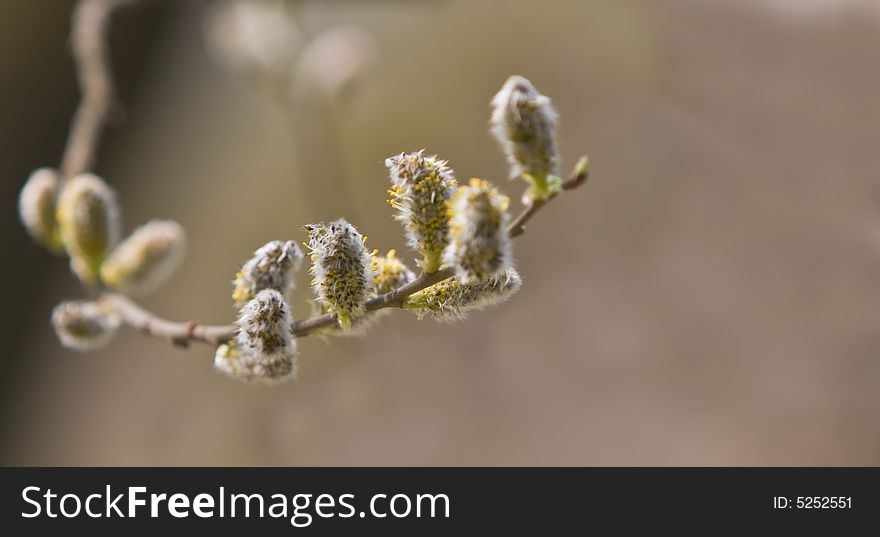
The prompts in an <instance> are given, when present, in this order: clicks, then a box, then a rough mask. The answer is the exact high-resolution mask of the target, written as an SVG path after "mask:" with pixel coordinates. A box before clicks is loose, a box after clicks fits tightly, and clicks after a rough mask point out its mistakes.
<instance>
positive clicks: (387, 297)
mask: <svg viewBox="0 0 880 537" xmlns="http://www.w3.org/2000/svg"><path fill="white" fill-rule="evenodd" d="M587 177H588V173H587V171H586V170H582V171H579V172H576V173H575V174H573V175H572V176H571V177H570V178H569V179H568V181H566V182H565V183H564V185H563V186H564V187H565V188H566V189H568V190H570V189H572V188H577V187H578V186H580V185H582V184H583V183H585V182H586V180H587ZM548 202H549V200H547V201H540V200H534V201H531V202H530V203H529V204H528V205H527V206H526V208H525V209H523V211H522V212H521V213H520V214H519V215H518V216H517V217H516V218H514V219H513V221H512V222H511V223H510V225H509V226H508V228H507V232H508V233H510V236H511V237H518V236H520V235H522V234H523V233H525V225H526V223H527V222H528V221H529V220H531V219H532V217H533V216H535V214H537V212H538V211H540V210H541V208H543V207H544V206H545V205H547V203H548ZM454 275H455V271H454V270H453V269H452V268H444V269H440V270H438V271H437V272H432V273H430V274H429V273H426V272H422V273H421V274H419V276H418V277H417V278H416V279H414V280H413V281H411V282H409V283H407V284H405V285H403V286H401V287H398V288H397V289H395V290H393V291H390V292H388V293H385V294H383V295H379V296H377V297H375V298H372V299H370V300H369V301H368V302H367V304H366V309H367V311H376V310H380V309H385V308H399V307H401V306H402V305H403V302H404V300H405V299H406V298H407V297H409V296H410V295H412V294H414V293H417V292H419V291H421V290H422V289H425V288H427V287H430V286H432V285H434V284H437V283H440V282H442V281H443V280H446V279H448V278H451V277H453V276H454ZM100 300H101V302H102V303H104V304H106V305H107V306H110V307H112V308H113V309H114V310H115V311H116V313H117V314H118V315H119V317H120V319H121V320H122V322H123V323H124V324H126V325H128V326H130V327H132V328H135V329H137V330H140V331H141V332H142V333H144V334H146V335H149V336H155V337H159V338H163V339H167V340H169V341H171V342H172V343H174V344H175V345H179V346H183V347H185V346H187V345H188V343H189V342H190V341H196V342H201V343H208V344H211V345H218V344H220V343H222V342H224V341H228V340H230V339H232V338H233V337H234V336H235V332H236V330H237V327H236V325H234V324H228V325H222V326H210V325H203V324H200V323H197V322H195V321H188V322H183V323H179V322H173V321H168V320H166V319H163V318H161V317H158V316H157V315H155V314H153V313H150V312H149V311H147V310H145V309H144V308H142V307H141V306H140V305H138V304H137V303H136V302H134V301H133V300H131V299H130V298H128V297H126V296H123V295H120V294H118V293H112V292H106V293H104V294H103V295H102V296H101V299H100ZM335 324H336V316H335V315H333V314H329V313H325V314H323V315H317V316H314V317H309V318H307V319H301V320H299V321H294V322H293V327H292V332H293V335H294V336H296V337H305V336H308V335H309V334H311V333H314V332H315V331H317V330H320V329H322V328H327V327H331V326H334V325H335Z"/></svg>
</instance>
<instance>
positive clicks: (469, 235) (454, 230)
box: [443, 179, 512, 283]
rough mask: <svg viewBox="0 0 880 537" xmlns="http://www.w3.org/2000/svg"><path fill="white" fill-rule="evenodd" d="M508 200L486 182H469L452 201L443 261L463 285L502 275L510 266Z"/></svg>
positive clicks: (480, 180) (510, 248) (479, 180)
mask: <svg viewBox="0 0 880 537" xmlns="http://www.w3.org/2000/svg"><path fill="white" fill-rule="evenodd" d="M507 205H508V199H507V197H506V196H502V195H501V194H499V193H498V190H496V189H495V188H494V187H493V186H492V185H491V184H489V182H488V181H484V180H482V179H471V181H470V183H469V184H468V185H467V186H462V187H460V188H459V189H458V190H457V191H456V193H455V195H454V196H453V198H452V202H451V203H450V208H451V212H452V218H451V219H450V226H449V237H450V241H449V245H448V246H447V247H446V250H445V251H444V252H443V262H444V263H446V264H447V265H449V266H453V267H455V271H456V277H457V278H458V279H459V281H461V282H462V283H472V282H478V281H483V280H488V279H489V278H493V277H495V276H501V275H503V274H504V273H505V271H506V270H507V269H508V268H509V267H510V265H511V263H512V254H511V251H512V241H511V240H510V234H509V233H508V232H507V222H508V220H509V215H508V214H507Z"/></svg>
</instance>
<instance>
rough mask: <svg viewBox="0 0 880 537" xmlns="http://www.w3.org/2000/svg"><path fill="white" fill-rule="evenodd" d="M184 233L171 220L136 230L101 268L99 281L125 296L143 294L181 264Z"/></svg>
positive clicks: (157, 284) (148, 291)
mask: <svg viewBox="0 0 880 537" xmlns="http://www.w3.org/2000/svg"><path fill="white" fill-rule="evenodd" d="M185 251H186V234H185V232H184V230H183V227H182V226H181V225H180V224H178V223H177V222H174V221H172V220H151V221H150V222H147V223H146V224H144V225H142V226H141V227H139V228H137V229H136V230H135V231H134V232H133V233H132V234H131V235H130V236H129V237H128V238H126V239H125V240H124V241H122V242H121V243H120V244H119V246H117V247H116V249H115V250H113V252H112V253H111V254H110V257H108V258H107V259H106V260H105V261H104V263H103V264H102V265H101V280H102V281H103V282H104V283H105V284H106V285H107V286H109V287H112V288H113V289H117V290H119V291H121V292H122V293H125V294H127V295H132V296H136V295H144V294H147V293H150V292H152V291H153V290H155V289H156V288H157V287H159V286H160V285H161V284H162V283H164V282H165V280H167V279H168V278H169V277H170V276H171V275H172V274H173V273H174V271H175V270H177V268H178V267H179V266H180V263H181V262H182V261H183V256H184V253H185Z"/></svg>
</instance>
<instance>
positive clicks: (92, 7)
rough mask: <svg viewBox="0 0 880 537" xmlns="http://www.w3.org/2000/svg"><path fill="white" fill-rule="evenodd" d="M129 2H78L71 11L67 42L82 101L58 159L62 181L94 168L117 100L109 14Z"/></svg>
mask: <svg viewBox="0 0 880 537" xmlns="http://www.w3.org/2000/svg"><path fill="white" fill-rule="evenodd" d="M130 1H132V0H80V1H79V2H78V3H77V4H76V7H75V8H74V12H73V22H72V30H71V34H70V40H71V47H72V49H73V58H74V62H75V63H76V76H77V81H78V82H79V88H80V92H81V94H82V97H81V99H80V103H79V107H78V108H77V110H76V113H75V114H74V116H73V121H72V122H71V125H70V134H69V135H68V137H67V145H66V146H65V148H64V155H63V156H62V158H61V166H60V168H61V175H62V177H64V178H65V179H69V178H71V177H73V176H75V175H77V174H79V173H82V172H85V171H88V170H90V169H91V168H92V165H93V164H94V160H95V152H96V150H97V146H98V142H99V141H100V137H101V130H102V129H103V127H104V123H105V122H106V120H107V117H108V115H109V114H110V111H111V110H112V108H113V106H114V104H115V99H116V96H115V95H116V92H115V88H114V85H113V77H112V75H111V72H110V65H109V64H110V62H109V54H108V51H107V22H108V19H109V16H110V12H111V11H113V10H114V9H115V8H116V7H118V6H120V5H122V4H125V3H128V2H130Z"/></svg>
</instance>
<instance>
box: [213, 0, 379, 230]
mask: <svg viewBox="0 0 880 537" xmlns="http://www.w3.org/2000/svg"><path fill="white" fill-rule="evenodd" d="M306 11H307V10H306V6H305V5H304V2H299V1H285V0H223V1H221V2H217V3H216V4H214V5H212V6H211V9H210V10H209V12H208V13H207V16H206V20H205V29H204V33H205V40H206V44H207V48H208V51H209V52H210V55H211V57H212V58H213V59H214V60H215V63H216V64H217V65H219V66H221V67H223V68H224V69H225V70H226V71H227V72H229V73H232V74H234V75H236V76H238V77H239V78H241V79H243V80H245V81H247V82H249V83H251V84H252V85H253V86H255V87H257V88H259V89H260V90H261V91H263V92H264V93H265V94H266V95H267V96H268V97H269V98H270V100H271V101H272V102H273V103H274V104H275V105H276V106H277V107H278V109H279V111H280V112H281V118H282V120H283V121H284V122H285V123H286V126H287V130H288V132H289V133H290V136H291V141H292V142H293V143H292V144H291V147H292V149H293V153H294V154H295V156H296V160H297V164H298V166H299V173H300V175H301V177H302V178H303V180H302V183H303V185H304V187H305V189H306V195H307V197H308V199H309V201H310V204H311V205H313V206H315V207H319V208H324V209H329V208H332V210H333V211H335V213H334V214H346V215H353V214H356V213H357V204H356V203H355V200H354V193H353V192H352V185H351V183H350V182H349V181H350V178H349V176H348V173H347V170H346V158H345V143H344V129H345V125H346V118H345V116H346V114H347V110H346V107H347V104H348V101H349V98H350V97H351V94H352V91H353V89H354V88H355V87H356V86H357V85H358V84H359V83H360V82H361V80H362V79H363V78H364V76H365V75H366V73H367V71H369V69H370V67H371V66H372V64H373V62H374V57H375V54H376V43H375V39H374V38H373V36H372V35H371V34H370V33H369V32H367V31H366V30H364V29H363V28H360V27H357V26H349V25H343V26H337V27H332V28H329V29H326V30H322V31H320V32H318V33H317V35H312V34H313V31H312V29H311V28H310V27H309V26H308V21H307V20H306ZM316 177H320V178H321V179H320V181H317V180H315V178H316Z"/></svg>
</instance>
